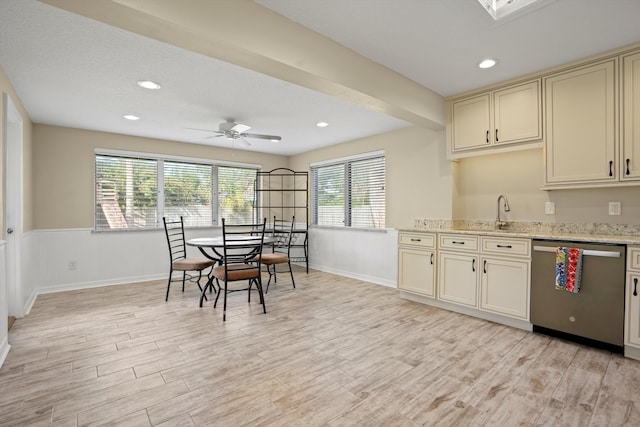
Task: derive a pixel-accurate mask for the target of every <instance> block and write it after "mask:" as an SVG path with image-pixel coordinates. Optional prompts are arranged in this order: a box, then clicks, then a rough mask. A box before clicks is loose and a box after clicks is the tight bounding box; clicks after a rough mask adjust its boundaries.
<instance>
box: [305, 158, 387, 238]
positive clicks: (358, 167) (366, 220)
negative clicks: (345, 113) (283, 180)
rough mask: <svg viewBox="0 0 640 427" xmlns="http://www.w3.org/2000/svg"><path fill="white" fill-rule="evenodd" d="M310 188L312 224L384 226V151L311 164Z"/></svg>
mask: <svg viewBox="0 0 640 427" xmlns="http://www.w3.org/2000/svg"><path fill="white" fill-rule="evenodd" d="M363 157H364V156H363ZM311 189H312V200H311V207H312V221H313V224H316V225H329V226H345V227H359V228H384V227H385V159H384V154H382V155H379V154H377V155H375V156H372V157H371V156H366V158H363V159H361V160H354V159H348V160H344V161H341V162H336V161H333V162H332V161H329V162H324V163H323V165H318V166H312V167H311Z"/></svg>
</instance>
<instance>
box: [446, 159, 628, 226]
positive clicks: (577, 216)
mask: <svg viewBox="0 0 640 427" xmlns="http://www.w3.org/2000/svg"><path fill="white" fill-rule="evenodd" d="M454 169H455V179H454V186H453V188H454V195H453V200H454V204H453V216H454V218H455V219H479V220H493V219H495V217H496V205H497V203H496V201H497V198H498V196H499V195H500V194H504V195H505V196H507V198H508V199H509V204H510V206H511V212H509V213H508V214H507V219H508V220H511V221H542V222H552V223H553V222H555V223H564V222H576V223H609V224H640V186H638V187H616V188H601V189H580V190H554V191H542V190H540V187H542V183H543V179H544V176H543V174H544V162H543V157H542V149H533V150H526V151H516V152H511V153H503V154H495V155H488V156H480V157H472V158H466V159H462V160H460V161H459V162H458V163H457V164H456V165H455V167H454ZM546 201H552V202H554V203H555V207H556V214H555V215H545V213H544V204H545V202H546ZM609 202H622V215H620V216H609V215H608V207H609Z"/></svg>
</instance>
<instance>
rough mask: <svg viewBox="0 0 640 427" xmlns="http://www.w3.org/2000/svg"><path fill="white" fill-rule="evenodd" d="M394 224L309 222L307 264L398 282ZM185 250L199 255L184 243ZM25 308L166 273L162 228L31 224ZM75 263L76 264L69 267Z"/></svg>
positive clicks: (196, 233) (198, 233)
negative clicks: (42, 297) (370, 227)
mask: <svg viewBox="0 0 640 427" xmlns="http://www.w3.org/2000/svg"><path fill="white" fill-rule="evenodd" d="M186 235H187V238H188V239H189V238H193V237H202V236H219V235H220V229H214V228H212V229H206V230H202V229H197V230H193V229H192V230H186ZM397 238H398V233H397V231H396V230H379V231H365V230H351V229H333V228H327V229H325V228H312V229H311V230H310V231H309V259H310V264H309V265H310V267H311V268H314V269H317V270H321V271H326V272H329V273H334V274H338V275H341V276H346V277H353V278H357V279H360V280H365V281H369V282H372V283H377V284H381V285H385V286H392V287H395V286H396V283H397V279H396V275H397V274H396V272H397ZM187 252H188V253H189V255H190V256H200V253H199V252H198V250H197V249H195V248H189V247H188V248H187ZM23 260H24V270H23V272H24V274H23V284H22V286H23V296H24V298H25V313H28V312H29V309H30V308H31V306H32V304H33V302H34V301H35V298H36V297H37V295H38V294H41V293H49V292H59V291H66V290H73V289H83V288H91V287H98V286H107V285H115V284H122V283H132V282H139V281H145V280H157V279H165V278H166V277H167V274H168V272H169V265H168V264H169V255H168V252H167V242H166V237H165V234H164V231H163V230H153V231H129V232H93V231H92V230H90V229H65V230H35V231H32V232H29V233H28V234H27V235H26V236H25V239H24V240H23ZM70 263H75V267H76V268H75V269H70Z"/></svg>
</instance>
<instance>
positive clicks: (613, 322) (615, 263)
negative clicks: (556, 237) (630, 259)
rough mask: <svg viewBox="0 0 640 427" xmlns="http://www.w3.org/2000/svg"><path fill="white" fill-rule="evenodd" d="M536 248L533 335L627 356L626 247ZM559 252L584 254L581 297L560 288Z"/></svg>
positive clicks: (537, 243)
mask: <svg viewBox="0 0 640 427" xmlns="http://www.w3.org/2000/svg"><path fill="white" fill-rule="evenodd" d="M532 244H533V255H532V260H531V323H532V324H533V330H534V331H535V332H541V333H545V334H549V335H554V336H558V337H561V338H566V339H569V340H572V341H578V342H582V343H584V344H587V345H591V346H596V347H600V348H606V349H608V350H611V351H614V352H622V351H623V350H624V287H625V262H626V246H624V245H607V244H592V243H582V242H568V241H550V240H533V242H532ZM557 247H575V248H580V249H583V250H584V251H583V256H582V281H581V287H580V291H579V292H578V293H572V292H567V291H566V290H558V289H556V288H555V265H556V253H555V252H556V248H557Z"/></svg>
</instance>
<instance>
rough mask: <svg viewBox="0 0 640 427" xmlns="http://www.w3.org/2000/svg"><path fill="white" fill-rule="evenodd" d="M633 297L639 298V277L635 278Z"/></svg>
mask: <svg viewBox="0 0 640 427" xmlns="http://www.w3.org/2000/svg"><path fill="white" fill-rule="evenodd" d="M633 296H634V297H637V296H638V278H637V277H634V278H633Z"/></svg>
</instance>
